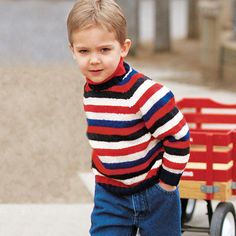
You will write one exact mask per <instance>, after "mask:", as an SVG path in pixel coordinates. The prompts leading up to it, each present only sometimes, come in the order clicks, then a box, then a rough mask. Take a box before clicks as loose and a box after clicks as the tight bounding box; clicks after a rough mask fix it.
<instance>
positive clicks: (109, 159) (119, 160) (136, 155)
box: [99, 139, 158, 163]
mask: <svg viewBox="0 0 236 236" xmlns="http://www.w3.org/2000/svg"><path fill="white" fill-rule="evenodd" d="M157 143H158V140H155V139H154V140H153V141H151V142H150V143H149V144H148V147H147V148H145V149H144V150H142V151H140V152H135V153H132V154H129V155H124V156H115V157H114V156H99V159H100V160H101V162H103V163H122V162H127V161H136V160H139V159H141V158H143V157H144V156H146V155H147V153H148V152H149V151H150V150H151V149H152V148H154V147H155V146H156V145H157Z"/></svg>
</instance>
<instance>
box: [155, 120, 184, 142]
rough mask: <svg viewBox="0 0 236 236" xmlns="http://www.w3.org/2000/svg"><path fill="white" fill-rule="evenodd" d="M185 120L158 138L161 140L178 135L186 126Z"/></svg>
mask: <svg viewBox="0 0 236 236" xmlns="http://www.w3.org/2000/svg"><path fill="white" fill-rule="evenodd" d="M185 124H186V123H185V119H182V120H181V121H180V122H179V123H178V124H177V125H175V126H174V127H173V128H172V129H169V130H168V131H166V132H165V133H163V134H161V135H159V136H158V138H159V139H164V138H165V137H167V136H174V135H175V134H177V133H178V132H179V131H180V130H181V129H182V128H183V126H184V125H185Z"/></svg>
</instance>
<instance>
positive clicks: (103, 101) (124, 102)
mask: <svg viewBox="0 0 236 236" xmlns="http://www.w3.org/2000/svg"><path fill="white" fill-rule="evenodd" d="M153 84H154V82H153V81H151V80H145V81H144V82H143V83H142V84H141V85H140V86H139V87H138V89H137V90H136V91H135V93H134V94H133V96H132V97H131V98H129V99H118V98H98V97H95V98H90V97H89V98H84V105H95V106H119V107H128V106H129V107H131V106H133V105H134V104H135V103H136V102H137V101H138V99H139V98H140V96H141V95H142V94H144V93H145V92H146V91H147V90H148V89H149V88H150V87H151V86H152V85H153Z"/></svg>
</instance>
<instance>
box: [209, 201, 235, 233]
mask: <svg viewBox="0 0 236 236" xmlns="http://www.w3.org/2000/svg"><path fill="white" fill-rule="evenodd" d="M235 226H236V223H235V210H234V206H233V204H232V203H230V202H220V203H219V204H218V205H217V207H216V210H215V212H214V213H213V216H212V220H211V226H210V236H236V235H235V232H236V227H235Z"/></svg>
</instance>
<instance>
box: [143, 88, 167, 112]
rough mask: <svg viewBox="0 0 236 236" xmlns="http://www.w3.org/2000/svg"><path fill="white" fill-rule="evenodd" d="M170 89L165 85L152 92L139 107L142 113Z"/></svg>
mask: <svg viewBox="0 0 236 236" xmlns="http://www.w3.org/2000/svg"><path fill="white" fill-rule="evenodd" d="M169 91H170V90H169V89H168V88H166V87H162V88H161V89H160V90H159V91H157V92H156V93H154V94H153V95H152V96H151V97H150V98H149V99H148V100H147V101H146V103H145V104H144V105H143V106H142V107H141V108H140V109H141V111H142V113H143V115H145V114H146V113H147V112H148V111H149V110H150V109H151V108H152V107H153V105H154V104H155V103H156V102H157V101H159V100H160V99H161V98H163V97H164V96H165V95H166V94H167V93H168V92H169Z"/></svg>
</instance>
